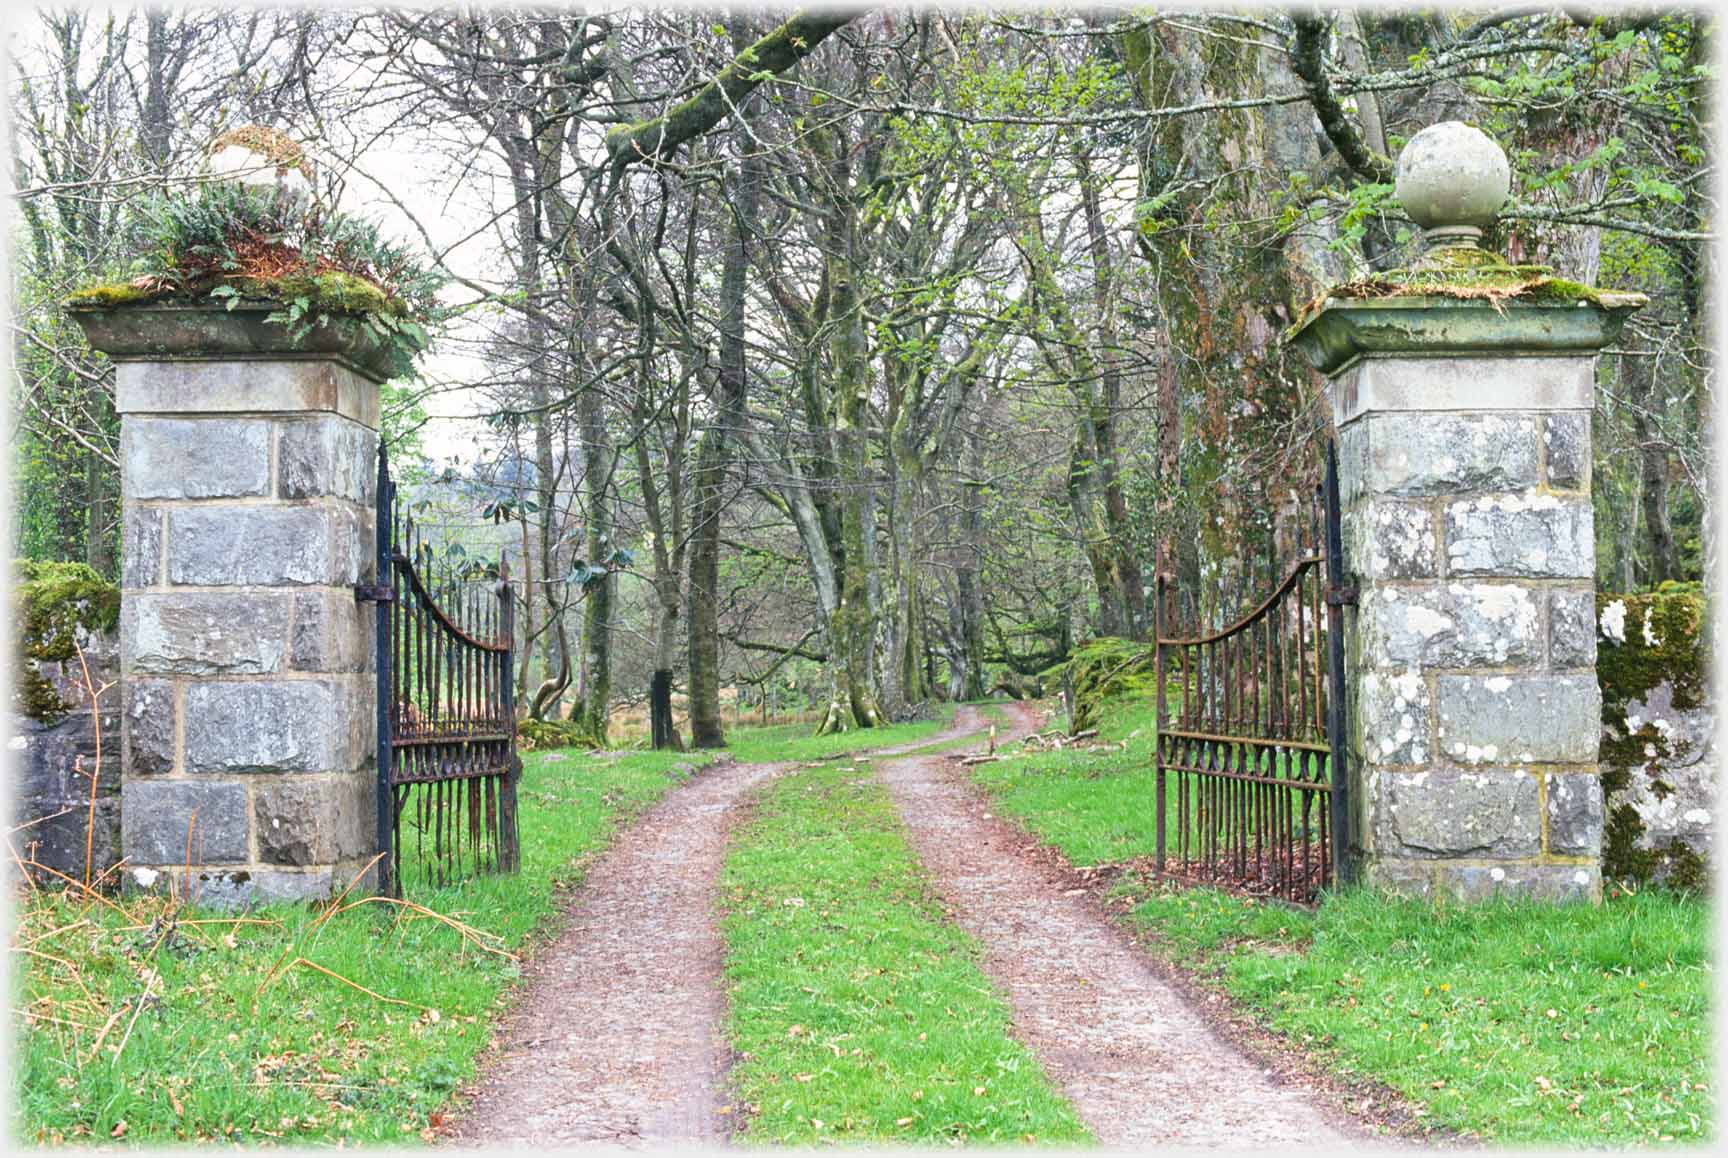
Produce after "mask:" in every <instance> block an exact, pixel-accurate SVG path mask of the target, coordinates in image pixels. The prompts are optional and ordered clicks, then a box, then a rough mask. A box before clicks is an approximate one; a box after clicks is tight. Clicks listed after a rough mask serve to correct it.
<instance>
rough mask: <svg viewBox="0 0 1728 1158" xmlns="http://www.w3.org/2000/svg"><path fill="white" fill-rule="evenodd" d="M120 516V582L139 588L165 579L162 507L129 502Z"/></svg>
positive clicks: (121, 584)
mask: <svg viewBox="0 0 1728 1158" xmlns="http://www.w3.org/2000/svg"><path fill="white" fill-rule="evenodd" d="M125 508H126V512H125V514H124V515H123V516H122V517H121V520H120V586H121V588H122V589H123V590H128V591H135V590H137V589H138V588H140V587H154V586H156V585H157V584H158V583H160V582H161V581H162V522H163V511H162V508H161V507H144V506H139V505H138V504H137V503H132V502H128V503H126V504H125Z"/></svg>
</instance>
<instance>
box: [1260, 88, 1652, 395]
mask: <svg viewBox="0 0 1728 1158" xmlns="http://www.w3.org/2000/svg"><path fill="white" fill-rule="evenodd" d="M1396 180H1397V184H1396V190H1397V196H1398V200H1399V203H1400V204H1401V205H1402V206H1403V207H1404V210H1405V212H1406V213H1408V214H1409V215H1410V218H1411V220H1413V221H1415V222H1416V223H1417V224H1418V225H1420V226H1422V228H1423V232H1424V236H1425V237H1426V239H1427V242H1428V248H1427V251H1426V252H1425V253H1424V254H1423V255H1422V257H1421V259H1420V260H1418V261H1417V262H1416V263H1415V264H1413V265H1411V266H1409V267H1407V268H1405V269H1398V270H1389V271H1387V272H1385V273H1381V274H1375V275H1373V276H1370V277H1366V278H1362V279H1359V280H1357V281H1353V282H1350V283H1348V284H1345V285H1340V286H1335V287H1333V288H1332V289H1330V290H1328V291H1326V292H1325V293H1323V294H1321V295H1320V296H1319V297H1317V298H1315V299H1314V301H1312V302H1310V303H1309V304H1308V305H1307V306H1306V307H1305V308H1304V309H1303V310H1302V312H1301V314H1300V315H1299V316H1298V317H1297V319H1296V323H1295V324H1294V325H1293V326H1291V327H1290V329H1289V330H1288V331H1286V332H1285V334H1284V341H1286V342H1288V343H1290V344H1292V345H1294V346H1295V347H1296V348H1297V349H1299V350H1301V351H1302V353H1303V354H1304V355H1305V356H1306V357H1307V358H1308V360H1309V362H1311V363H1312V364H1313V365H1314V366H1315V368H1317V369H1318V370H1320V371H1321V372H1322V373H1324V374H1326V375H1328V376H1335V375H1337V374H1340V373H1342V372H1343V371H1345V370H1348V369H1349V368H1350V367H1351V366H1353V365H1355V364H1356V363H1357V362H1358V361H1359V360H1361V359H1362V358H1369V357H1377V356H1382V357H1383V356H1397V357H1459V356H1469V355H1491V356H1502V357H1503V356H1507V355H1518V354H1531V355H1550V356H1566V355H1589V354H1594V353H1596V352H1597V351H1599V350H1601V349H1602V347H1604V346H1606V345H1608V344H1609V343H1610V342H1612V341H1614V339H1615V338H1616V337H1617V336H1618V335H1619V333H1620V327H1621V325H1622V324H1623V323H1624V322H1625V320H1626V316H1627V315H1628V314H1630V313H1631V312H1632V311H1633V310H1636V309H1638V308H1639V307H1641V306H1643V305H1644V304H1645V302H1646V300H1647V299H1646V298H1645V297H1644V295H1643V294H1637V293H1617V292H1614V291H1611V290H1602V289H1597V288H1595V287H1592V286H1587V285H1581V284H1579V283H1578V282H1572V281H1566V280H1564V279H1562V278H1557V277H1553V276H1551V273H1550V271H1549V270H1547V269H1545V268H1543V267H1541V266H1531V265H1510V264H1508V263H1507V262H1505V261H1504V260H1502V259H1501V258H1500V257H1498V256H1497V255H1495V254H1492V253H1489V252H1488V251H1486V250H1483V249H1481V248H1480V247H1478V245H1477V239H1478V238H1479V237H1480V236H1481V233H1482V230H1483V228H1484V227H1485V226H1487V225H1489V224H1491V223H1492V222H1493V219H1494V216H1495V215H1496V214H1497V213H1498V212H1499V211H1500V208H1501V206H1502V205H1503V204H1504V203H1505V200H1506V195H1507V192H1508V190H1509V188H1510V169H1509V167H1508V166H1507V163H1506V154H1505V153H1504V152H1503V151H1502V150H1501V149H1500V146H1499V145H1497V144H1495V143H1494V141H1493V140H1492V139H1491V138H1490V137H1488V135H1487V134H1485V133H1483V132H1482V131H1481V130H1479V129H1475V128H1472V127H1471V126H1469V125H1465V124H1461V123H1460V122H1458V121H1446V122H1443V123H1441V124H1438V125H1431V126H1429V127H1428V128H1426V129H1423V130H1422V131H1421V132H1419V133H1417V134H1416V135H1415V136H1414V137H1412V138H1411V139H1410V141H1409V143H1408V144H1406V145H1405V146H1404V151H1403V152H1402V153H1400V154H1399V156H1398V170H1397V178H1396Z"/></svg>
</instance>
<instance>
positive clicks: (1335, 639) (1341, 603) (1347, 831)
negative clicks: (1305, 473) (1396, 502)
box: [1326, 439, 1356, 884]
mask: <svg viewBox="0 0 1728 1158" xmlns="http://www.w3.org/2000/svg"><path fill="white" fill-rule="evenodd" d="M1345 576H1346V572H1345V570H1344V529H1343V519H1342V517H1341V514H1340V510H1339V500H1338V444H1337V443H1336V442H1334V441H1332V440H1331V439H1327V440H1326V582H1327V586H1328V590H1327V592H1326V637H1327V639H1326V642H1327V651H1328V652H1329V653H1330V654H1329V657H1328V658H1329V659H1330V667H1331V673H1330V674H1331V683H1332V687H1331V692H1332V696H1331V701H1330V703H1329V705H1328V706H1329V707H1330V708H1331V711H1330V713H1329V715H1328V718H1327V720H1326V733H1327V738H1328V739H1329V740H1330V741H1331V742H1332V799H1331V805H1332V858H1333V860H1332V866H1333V868H1332V871H1333V874H1334V876H1335V877H1336V878H1337V881H1338V883H1339V884H1348V883H1349V882H1350V880H1351V879H1352V877H1353V873H1354V870H1355V863H1354V862H1355V856H1354V852H1353V848H1354V843H1355V842H1354V840H1353V834H1352V832H1351V824H1350V816H1351V813H1352V811H1353V810H1352V808H1351V800H1350V765H1349V748H1350V746H1349V743H1348V737H1347V736H1346V734H1345V728H1346V727H1347V725H1348V721H1349V715H1348V713H1349V699H1350V697H1349V694H1348V686H1347V685H1346V684H1345V682H1344V680H1345V674H1344V607H1345V605H1346V604H1351V605H1354V604H1355V602H1356V589H1355V588H1354V587H1351V586H1346V579H1345Z"/></svg>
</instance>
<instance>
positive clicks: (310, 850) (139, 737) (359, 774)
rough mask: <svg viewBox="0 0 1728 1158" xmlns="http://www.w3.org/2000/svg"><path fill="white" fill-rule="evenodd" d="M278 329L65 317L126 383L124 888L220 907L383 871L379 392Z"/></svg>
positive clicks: (247, 316)
mask: <svg viewBox="0 0 1728 1158" xmlns="http://www.w3.org/2000/svg"><path fill="white" fill-rule="evenodd" d="M267 312H268V310H267V309H263V308H248V307H240V308H237V309H235V310H233V311H228V310H225V309H221V308H204V307H197V306H171V305H132V306H122V307H117V308H113V309H80V310H77V311H75V313H74V316H75V317H77V319H78V321H79V323H80V324H81V325H82V326H83V328H84V331H85V333H86V334H87V335H88V337H89V339H90V343H91V345H93V346H94V347H95V348H96V349H98V350H101V351H103V352H104V353H106V354H107V355H108V356H109V357H110V358H111V359H113V360H114V362H115V363H116V364H117V375H116V405H117V409H118V410H119V412H120V416H121V434H120V453H121V489H122V505H123V517H124V527H123V543H122V564H121V679H122V693H123V694H122V704H123V707H122V716H123V722H122V739H121V775H122V788H121V817H122V820H121V824H122V832H121V845H122V848H121V851H122V853H123V855H124V856H125V858H126V880H127V883H129V884H131V885H134V886H143V887H166V886H169V885H173V886H175V887H179V888H181V889H182V895H187V894H188V893H189V895H190V896H191V897H192V898H193V899H194V900H198V901H202V902H205V903H211V904H228V905H233V904H244V903H249V902H253V901H267V900H276V899H286V898H314V897H324V896H328V895H330V894H331V892H332V891H333V890H339V889H340V888H342V887H343V886H345V885H346V884H347V883H348V881H349V880H350V879H351V878H352V876H353V875H354V874H355V873H356V872H357V871H358V870H359V869H360V868H361V866H363V865H364V864H365V863H366V862H367V861H368V860H370V859H371V857H372V855H373V853H374V852H375V851H376V850H375V847H374V846H375V844H376V835H375V834H376V821H375V816H374V811H373V807H374V804H373V802H374V800H375V787H374V775H373V769H374V766H375V752H374V748H375V735H376V732H375V727H376V722H375V708H374V705H375V694H376V693H375V685H374V681H373V674H372V673H373V648H372V611H371V608H370V606H369V605H365V604H358V603H356V601H355V598H354V586H355V584H356V583H357V582H359V581H361V580H362V578H363V577H368V576H369V575H370V572H371V570H372V565H373V564H372V560H373V558H374V540H373V533H374V528H373V522H374V508H373V491H374V489H375V487H376V469H377V468H376V457H375V455H376V448H377V433H376V432H377V427H378V408H379V383H380V382H381V381H382V379H383V374H382V372H381V370H380V369H379V365H380V363H379V362H377V360H376V359H375V358H374V357H371V356H369V354H370V352H371V351H370V349H369V347H368V346H367V345H366V344H365V343H364V342H363V341H362V340H361V339H360V336H359V331H357V330H351V329H347V328H344V327H343V326H342V325H341V324H340V323H325V324H321V325H319V326H317V327H316V328H315V329H314V330H313V331H312V333H311V335H310V336H309V337H306V338H303V339H299V340H290V338H289V336H288V334H287V331H286V330H285V329H284V328H283V327H282V326H280V325H278V324H276V323H268V322H265V321H264V320H263V319H264V315H265V314H266V313H267ZM188 877H189V879H188Z"/></svg>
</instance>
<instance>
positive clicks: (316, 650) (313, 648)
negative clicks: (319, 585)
mask: <svg viewBox="0 0 1728 1158" xmlns="http://www.w3.org/2000/svg"><path fill="white" fill-rule="evenodd" d="M373 615H374V613H373V611H372V609H371V607H369V606H367V605H366V604H363V603H361V602H359V601H358V600H356V599H355V598H354V592H353V591H352V589H349V588H341V587H337V588H323V589H316V588H315V589H313V590H309V591H298V592H296V593H295V595H294V635H293V641H292V644H291V646H290V648H289V653H288V654H289V662H290V663H291V664H292V665H293V667H294V669H295V670H296V671H309V672H358V671H371V670H373V647H374V642H375V639H374V634H373V633H374V620H373Z"/></svg>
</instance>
